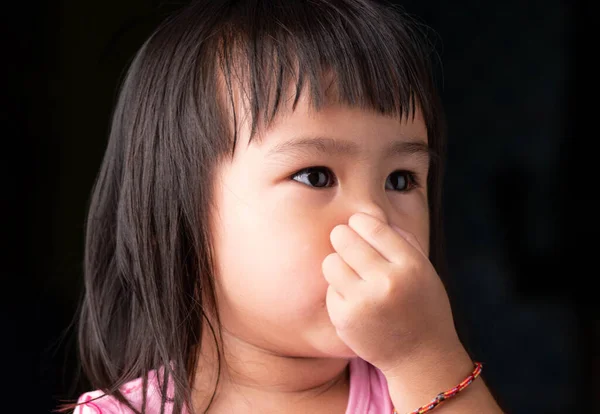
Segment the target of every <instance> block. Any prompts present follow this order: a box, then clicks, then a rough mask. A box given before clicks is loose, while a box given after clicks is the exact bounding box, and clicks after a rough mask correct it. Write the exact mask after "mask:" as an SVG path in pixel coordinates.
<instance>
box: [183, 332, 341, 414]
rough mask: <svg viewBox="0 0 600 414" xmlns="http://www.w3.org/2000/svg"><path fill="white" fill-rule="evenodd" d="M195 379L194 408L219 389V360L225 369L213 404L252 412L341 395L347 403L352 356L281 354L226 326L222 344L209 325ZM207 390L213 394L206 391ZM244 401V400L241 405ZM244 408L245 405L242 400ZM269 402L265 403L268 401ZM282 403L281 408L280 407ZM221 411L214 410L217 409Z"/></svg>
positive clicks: (206, 402) (334, 397) (339, 398)
mask: <svg viewBox="0 0 600 414" xmlns="http://www.w3.org/2000/svg"><path fill="white" fill-rule="evenodd" d="M203 332H204V333H205V334H204V335H203V336H204V337H203V341H202V347H201V349H200V350H199V358H198V369H197V374H196V379H195V381H194V392H195V395H194V402H196V401H198V402H199V404H196V403H194V406H197V407H199V408H200V407H201V408H202V409H205V408H206V406H207V405H208V401H209V400H210V399H211V396H212V393H213V391H214V390H215V385H216V382H217V381H216V379H217V375H216V374H217V369H216V367H217V366H218V360H219V355H220V360H221V372H220V374H221V375H220V378H219V384H218V387H217V388H216V393H215V398H214V400H213V403H212V404H211V407H213V408H214V407H227V409H230V408H235V409H242V408H243V409H245V410H246V412H248V409H249V408H250V409H251V410H252V411H254V410H256V411H259V409H261V410H265V411H264V412H266V410H267V409H269V410H274V411H277V410H279V409H281V408H282V407H296V408H297V407H299V404H312V403H315V402H318V401H325V400H331V399H337V400H339V401H340V402H342V401H343V402H344V404H345V403H346V402H347V397H348V390H349V368H348V360H347V359H343V358H310V357H294V356H287V355H282V354H277V353H275V352H273V351H270V350H267V349H263V348H261V347H258V346H255V345H253V344H251V343H249V342H248V341H245V340H243V339H241V338H239V337H237V336H235V335H233V334H232V333H228V332H226V331H225V330H223V343H222V344H221V346H220V347H217V346H216V344H215V342H214V339H213V338H212V335H211V333H210V330H209V329H204V330H203ZM207 393H208V394H207ZM241 402H243V403H241ZM240 403H241V404H242V405H243V407H240V406H239V404H240ZM265 404H266V405H265ZM277 407H279V408H277ZM218 411H220V410H218V409H217V410H213V412H218ZM261 412H262V411H261Z"/></svg>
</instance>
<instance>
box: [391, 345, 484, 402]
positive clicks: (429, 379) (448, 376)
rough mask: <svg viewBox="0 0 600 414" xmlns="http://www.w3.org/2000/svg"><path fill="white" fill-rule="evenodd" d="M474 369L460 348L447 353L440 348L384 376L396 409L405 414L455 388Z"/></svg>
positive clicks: (415, 356)
mask: <svg viewBox="0 0 600 414" xmlns="http://www.w3.org/2000/svg"><path fill="white" fill-rule="evenodd" d="M473 368H474V362H473V360H472V359H471V357H470V356H469V354H468V353H467V351H466V350H465V349H464V347H463V346H462V344H459V345H456V346H454V347H451V348H448V349H446V350H444V351H442V350H441V349H436V347H432V348H426V349H423V350H422V351H421V352H420V353H419V355H413V356H411V357H410V358H407V359H406V360H404V361H403V362H402V363H401V364H399V365H397V366H396V367H395V368H394V369H392V370H388V371H386V372H383V374H384V376H385V378H386V380H387V383H388V388H389V392H390V396H391V398H392V401H393V402H394V406H395V408H396V409H397V410H398V412H399V413H404V412H411V411H412V410H414V409H415V408H417V407H420V406H422V405H423V404H425V403H427V402H428V401H431V400H432V399H433V398H434V397H435V396H436V395H438V394H439V393H441V392H443V391H446V390H448V389H451V388H452V387H455V386H456V385H457V384H459V383H460V382H461V381H463V380H464V379H465V377H467V376H468V375H469V374H470V373H471V372H472V371H473ZM465 392H466V390H465Z"/></svg>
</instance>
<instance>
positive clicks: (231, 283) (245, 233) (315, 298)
mask: <svg viewBox="0 0 600 414" xmlns="http://www.w3.org/2000/svg"><path fill="white" fill-rule="evenodd" d="M270 206H275V208H273V207H270ZM220 207H221V208H220V210H219V211H220V217H221V218H220V220H219V221H218V223H217V225H216V226H215V234H214V236H215V249H216V254H217V263H218V276H217V280H218V285H219V290H220V296H222V297H219V300H220V302H221V303H224V304H226V305H227V307H229V308H231V309H234V310H238V311H243V312H244V314H246V315H248V314H253V315H255V316H257V317H260V318H261V319H273V318H288V319H289V318H290V317H293V318H306V317H313V316H314V314H315V312H317V311H318V310H319V308H321V307H322V303H323V301H324V299H325V295H326V290H327V283H326V281H325V279H324V278H323V277H322V274H321V262H322V260H323V259H324V258H325V256H326V255H327V254H328V253H330V251H331V247H330V244H329V234H328V232H327V230H326V229H327V228H328V226H327V225H326V224H325V223H322V222H319V220H315V219H314V216H312V217H310V219H309V216H306V215H299V214H296V212H294V210H293V209H289V208H288V207H289V206H282V205H281V204H280V203H279V204H278V203H273V201H272V200H259V199H249V197H245V198H244V199H240V198H239V197H228V198H226V199H222V203H221V205H220ZM283 212H285V214H283Z"/></svg>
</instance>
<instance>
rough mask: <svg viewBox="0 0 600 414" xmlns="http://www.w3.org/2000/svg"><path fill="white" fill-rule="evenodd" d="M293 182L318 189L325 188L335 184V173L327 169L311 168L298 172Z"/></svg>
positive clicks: (293, 177)
mask: <svg viewBox="0 0 600 414" xmlns="http://www.w3.org/2000/svg"><path fill="white" fill-rule="evenodd" d="M292 179H293V180H296V181H298V182H301V183H302V184H306V185H309V186H311V187H316V188H324V187H328V186H331V185H332V184H334V179H333V173H332V172H331V170H330V169H329V168H326V167H309V168H305V169H303V170H300V171H298V172H297V173H296V174H294V175H293V176H292Z"/></svg>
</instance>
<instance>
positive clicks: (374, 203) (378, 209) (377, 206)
mask: <svg viewBox="0 0 600 414" xmlns="http://www.w3.org/2000/svg"><path fill="white" fill-rule="evenodd" d="M385 202H386V200H385V199H384V198H383V197H380V196H378V195H377V194H373V193H371V192H368V191H365V192H361V193H360V194H357V193H354V194H353V197H352V198H351V200H348V204H346V206H347V208H348V211H347V214H348V218H350V216H352V215H353V214H355V213H366V214H368V215H370V216H373V217H375V218H377V219H379V220H381V221H383V222H384V223H389V214H388V213H387V212H386V209H385V207H384V205H385V204H384V203H385Z"/></svg>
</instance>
